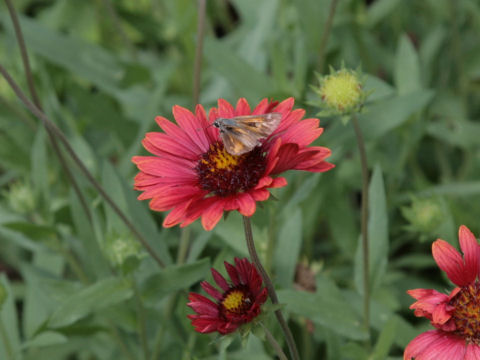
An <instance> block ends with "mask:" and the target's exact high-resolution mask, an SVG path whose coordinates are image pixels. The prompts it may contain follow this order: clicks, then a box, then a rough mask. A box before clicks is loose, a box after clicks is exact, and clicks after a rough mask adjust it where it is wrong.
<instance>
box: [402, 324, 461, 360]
mask: <svg viewBox="0 0 480 360" xmlns="http://www.w3.org/2000/svg"><path fill="white" fill-rule="evenodd" d="M465 345H466V344H465V340H463V339H462V338H460V337H457V336H455V335H451V334H448V333H446V332H443V331H439V330H430V331H427V332H424V333H423V334H420V335H418V336H417V337H416V338H415V339H413V340H412V341H411V342H410V344H408V346H407V347H406V349H405V352H404V355H403V358H404V360H411V359H412V358H415V360H464V354H465Z"/></svg>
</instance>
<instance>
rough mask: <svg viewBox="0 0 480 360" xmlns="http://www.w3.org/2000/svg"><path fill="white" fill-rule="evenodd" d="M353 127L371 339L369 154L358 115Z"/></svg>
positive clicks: (366, 317) (366, 322)
mask: <svg viewBox="0 0 480 360" xmlns="http://www.w3.org/2000/svg"><path fill="white" fill-rule="evenodd" d="M352 122H353V127H354V129H355V135H356V136H357V144H358V151H359V153H360V163H361V166H362V222H361V227H362V256H363V296H364V304H363V312H364V325H365V330H366V331H367V333H368V339H370V260H369V249H368V183H369V180H368V163H367V152H366V151H365V142H364V140H363V135H362V131H361V129H360V126H359V124H358V120H357V115H356V114H353V115H352Z"/></svg>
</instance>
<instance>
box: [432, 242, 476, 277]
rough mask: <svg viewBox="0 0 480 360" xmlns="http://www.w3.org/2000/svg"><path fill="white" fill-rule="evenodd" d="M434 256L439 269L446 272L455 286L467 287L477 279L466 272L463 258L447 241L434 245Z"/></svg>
mask: <svg viewBox="0 0 480 360" xmlns="http://www.w3.org/2000/svg"><path fill="white" fill-rule="evenodd" d="M432 254H433V258H434V259H435V261H436V262H437V264H438V267H439V268H440V269H442V270H443V271H445V273H446V274H447V276H448V278H449V279H450V280H451V281H452V282H453V283H454V284H455V285H458V286H465V285H468V284H470V283H471V282H472V281H473V280H474V279H475V278H473V279H472V278H471V274H467V273H466V272H465V266H464V264H463V259H462V257H461V256H460V254H459V253H458V251H457V250H456V249H455V248H454V247H453V246H452V245H450V244H449V243H447V242H446V241H445V240H441V239H439V240H436V241H435V242H434V243H433V244H432ZM475 276H476V274H475Z"/></svg>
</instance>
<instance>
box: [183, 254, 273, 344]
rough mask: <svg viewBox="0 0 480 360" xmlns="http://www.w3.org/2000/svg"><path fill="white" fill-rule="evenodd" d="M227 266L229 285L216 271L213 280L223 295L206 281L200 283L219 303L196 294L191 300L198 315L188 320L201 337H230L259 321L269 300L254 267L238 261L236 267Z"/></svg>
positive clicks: (190, 304)
mask: <svg viewBox="0 0 480 360" xmlns="http://www.w3.org/2000/svg"><path fill="white" fill-rule="evenodd" d="M224 264H225V269H226V270H227V272H228V275H229V276H230V279H231V283H230V284H229V283H228V282H227V280H225V278H224V277H223V276H222V275H221V274H220V273H219V272H218V271H217V270H215V269H213V268H212V275H213V278H214V280H215V282H216V283H217V285H218V287H219V288H220V289H221V291H218V290H217V289H216V288H215V287H213V286H212V285H210V284H209V283H208V282H206V281H203V282H202V283H201V285H202V288H203V290H205V291H206V292H207V293H208V294H209V295H210V296H211V297H212V298H214V299H215V300H216V302H213V301H212V300H210V299H208V298H207V297H205V296H203V295H200V294H197V293H190V295H189V296H188V299H189V300H190V302H189V303H188V304H187V305H188V306H190V307H191V308H192V309H193V310H194V311H195V312H196V313H197V314H192V315H188V318H189V319H190V320H192V325H193V326H194V327H195V330H196V331H198V332H200V333H211V332H215V331H218V332H219V333H220V334H222V335H224V334H229V333H231V332H233V331H235V330H236V329H237V328H238V327H239V326H240V325H242V324H245V323H248V322H250V321H252V319H253V318H255V317H257V316H258V315H259V314H260V312H261V306H262V304H263V303H264V302H265V301H266V300H267V295H268V293H267V289H266V288H262V278H261V277H260V275H258V272H257V269H256V268H255V266H253V264H252V263H250V262H249V261H248V260H247V259H238V258H235V266H234V265H231V264H229V263H228V262H225V263H224Z"/></svg>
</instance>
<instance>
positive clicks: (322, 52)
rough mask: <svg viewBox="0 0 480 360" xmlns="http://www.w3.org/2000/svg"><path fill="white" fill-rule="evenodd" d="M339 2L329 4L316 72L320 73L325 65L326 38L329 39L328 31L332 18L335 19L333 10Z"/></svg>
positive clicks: (334, 0) (336, 0) (330, 27)
mask: <svg viewBox="0 0 480 360" xmlns="http://www.w3.org/2000/svg"><path fill="white" fill-rule="evenodd" d="M338 1H339V0H332V2H331V3H330V11H329V13H328V18H327V22H326V23H325V28H324V29H323V34H322V39H321V40H320V50H319V51H318V71H319V72H320V73H322V71H323V64H324V63H325V50H326V48H327V42H328V38H329V37H330V31H331V30H332V24H333V18H334V17H335V10H336V9H337V5H338Z"/></svg>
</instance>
